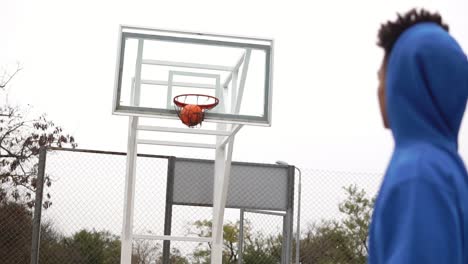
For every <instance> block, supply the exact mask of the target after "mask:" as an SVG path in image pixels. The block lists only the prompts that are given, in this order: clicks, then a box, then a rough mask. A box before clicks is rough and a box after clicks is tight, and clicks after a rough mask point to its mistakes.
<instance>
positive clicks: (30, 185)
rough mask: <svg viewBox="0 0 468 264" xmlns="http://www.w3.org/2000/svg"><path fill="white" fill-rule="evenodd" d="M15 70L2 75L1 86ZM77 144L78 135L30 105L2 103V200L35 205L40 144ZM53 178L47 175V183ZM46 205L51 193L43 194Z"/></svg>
mask: <svg viewBox="0 0 468 264" xmlns="http://www.w3.org/2000/svg"><path fill="white" fill-rule="evenodd" d="M20 70H21V68H18V69H17V70H16V71H15V72H14V73H13V74H7V73H4V74H3V76H0V89H1V90H5V89H6V87H7V85H9V84H10V83H11V81H12V78H13V77H14V76H15V75H16V73H18V72H19V71H20ZM63 146H69V147H72V148H75V147H76V146H77V145H76V143H75V139H74V138H73V137H72V136H70V135H68V134H65V133H64V132H63V130H62V128H61V127H60V126H57V125H55V124H54V123H53V122H52V121H50V120H48V119H47V117H46V115H45V114H44V115H40V116H34V115H32V114H31V107H29V106H28V107H26V108H23V107H20V106H11V105H8V104H0V200H4V199H10V200H13V201H16V202H22V203H24V204H26V205H27V206H29V207H30V208H31V207H32V206H33V205H34V197H33V196H34V193H35V191H36V177H37V172H38V164H37V163H38V155H39V150H40V148H41V147H63ZM51 184H52V180H51V178H50V177H49V176H46V177H45V185H46V186H48V187H50V185H51ZM44 198H45V199H44V207H45V208H47V207H49V206H50V205H51V202H50V194H49V193H46V195H45V197H44Z"/></svg>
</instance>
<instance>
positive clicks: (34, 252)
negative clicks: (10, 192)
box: [31, 147, 47, 264]
mask: <svg viewBox="0 0 468 264" xmlns="http://www.w3.org/2000/svg"><path fill="white" fill-rule="evenodd" d="M46 156H47V148H45V147H42V148H41V149H40V150H39V165H38V173H37V178H36V200H35V204H34V218H33V225H32V245H31V264H38V263H39V245H40V239H41V213H42V195H43V191H44V176H45V165H46Z"/></svg>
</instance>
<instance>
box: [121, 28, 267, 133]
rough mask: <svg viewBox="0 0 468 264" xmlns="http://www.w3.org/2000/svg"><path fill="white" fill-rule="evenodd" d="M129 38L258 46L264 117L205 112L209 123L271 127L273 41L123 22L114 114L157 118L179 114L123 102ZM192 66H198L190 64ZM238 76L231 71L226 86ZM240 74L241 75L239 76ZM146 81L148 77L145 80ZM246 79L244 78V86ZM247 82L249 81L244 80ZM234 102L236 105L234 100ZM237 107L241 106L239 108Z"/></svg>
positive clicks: (167, 117)
mask: <svg viewBox="0 0 468 264" xmlns="http://www.w3.org/2000/svg"><path fill="white" fill-rule="evenodd" d="M127 38H139V39H145V40H159V41H169V42H179V43H195V44H204V45H213V46H223V47H237V48H245V49H257V50H262V51H264V52H265V59H266V60H265V78H264V88H263V89H265V93H264V98H263V101H264V102H265V103H264V109H263V113H264V115H263V116H249V115H239V114H236V113H233V114H226V113H219V112H218V113H217V112H216V111H211V112H210V111H209V112H207V113H206V114H205V122H216V123H228V124H245V125H256V126H271V112H272V111H271V110H272V82H273V43H274V42H273V40H272V39H264V38H250V37H237V36H227V35H217V34H208V33H195V32H186V31H175V30H162V29H152V28H143V27H133V26H125V25H121V26H120V27H119V37H118V49H117V51H118V52H117V63H116V73H115V84H114V98H113V107H112V113H113V114H117V115H126V116H139V117H155V118H166V119H178V116H177V113H176V111H175V110H172V109H162V108H149V107H137V106H126V105H122V104H121V102H120V100H121V92H122V74H123V57H124V52H125V40H126V39H127ZM244 59H245V54H244V56H243V57H242V58H240V59H239V63H238V64H237V65H236V66H234V67H231V68H232V69H228V68H229V67H227V68H226V69H225V70H234V69H236V67H237V69H238V65H239V64H240V63H242V62H243V61H244ZM143 63H152V62H151V61H148V60H143ZM153 63H164V62H153ZM187 66H188V68H190V67H194V66H196V65H187ZM237 77H238V76H233V74H230V76H229V78H228V79H227V80H224V81H223V84H222V86H223V87H225V85H226V82H229V81H231V80H233V79H236V80H237ZM239 77H240V76H239ZM141 81H142V82H144V81H145V80H141ZM242 81H243V80H242V78H240V82H241V84H240V85H239V87H242ZM244 81H245V80H244ZM232 98H235V99H236V102H235V104H236V106H240V104H241V101H242V96H239V97H237V98H236V97H235V96H233V97H232ZM231 105H234V100H232V103H231ZM236 108H237V109H238V108H239V107H236Z"/></svg>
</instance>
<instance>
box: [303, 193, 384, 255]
mask: <svg viewBox="0 0 468 264" xmlns="http://www.w3.org/2000/svg"><path fill="white" fill-rule="evenodd" d="M343 189H344V191H345V193H346V198H345V200H344V201H343V202H341V203H340V204H339V205H338V209H339V211H340V213H342V215H343V218H341V219H340V220H328V221H321V222H319V223H314V224H311V225H309V227H308V229H307V231H306V233H305V237H304V238H303V239H301V245H300V247H301V250H300V252H301V255H300V261H301V262H302V263H303V264H312V263H314V264H322V263H323V264H330V263H333V264H341V263H347V264H364V263H366V259H367V254H368V247H367V237H368V229H369V225H370V221H371V215H372V209H373V206H374V202H375V198H369V197H368V196H367V194H366V192H365V190H364V189H359V188H358V187H357V186H356V185H350V186H348V187H345V188H343Z"/></svg>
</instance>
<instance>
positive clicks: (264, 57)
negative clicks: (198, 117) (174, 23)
mask: <svg viewBox="0 0 468 264" xmlns="http://www.w3.org/2000/svg"><path fill="white" fill-rule="evenodd" d="M119 33H120V35H119V40H118V41H119V47H118V55H117V67H116V80H115V88H114V89H115V90H114V102H113V113H114V114H122V115H134V116H148V117H160V118H172V119H178V115H177V113H176V109H175V105H174V102H173V98H174V97H175V96H177V95H180V94H205V95H210V96H215V97H217V98H218V99H219V104H218V105H217V106H216V107H215V108H213V109H212V110H210V111H207V113H206V114H205V122H206V121H212V122H221V123H234V124H250V125H264V126H269V125H270V124H271V105H272V70H273V69H272V66H273V40H271V39H259V38H247V37H235V36H223V35H214V34H204V33H190V32H181V31H168V30H157V29H149V28H141V27H131V26H121V27H120V30H119Z"/></svg>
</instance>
